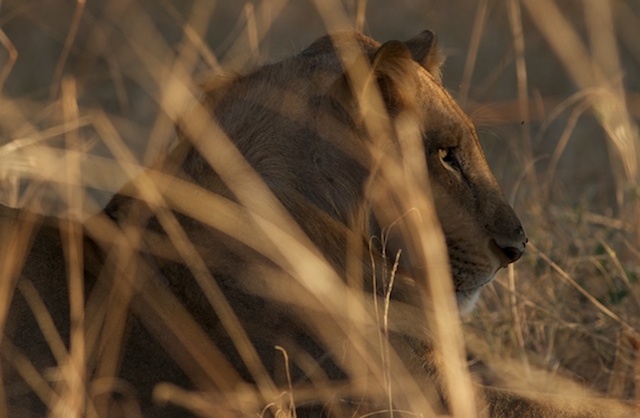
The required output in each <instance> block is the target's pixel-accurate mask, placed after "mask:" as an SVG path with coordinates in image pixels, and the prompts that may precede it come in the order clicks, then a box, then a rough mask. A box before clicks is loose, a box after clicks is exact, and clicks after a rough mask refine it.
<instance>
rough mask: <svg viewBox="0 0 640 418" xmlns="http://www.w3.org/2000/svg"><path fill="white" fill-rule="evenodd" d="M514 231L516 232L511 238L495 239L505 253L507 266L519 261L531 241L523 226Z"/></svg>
mask: <svg viewBox="0 0 640 418" xmlns="http://www.w3.org/2000/svg"><path fill="white" fill-rule="evenodd" d="M514 232H515V233H514V235H513V237H512V238H511V239H504V238H503V239H500V238H498V239H494V240H493V241H494V242H495V243H496V245H497V246H498V248H499V249H500V251H501V252H502V254H503V255H504V258H505V260H504V261H505V266H506V265H507V264H511V263H514V262H516V261H518V260H519V259H520V257H522V254H524V249H525V247H526V245H527V242H529V240H528V239H527V235H526V234H525V232H524V229H523V228H522V227H521V226H519V227H518V228H517V229H516V230H515V231H514Z"/></svg>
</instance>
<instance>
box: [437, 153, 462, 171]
mask: <svg viewBox="0 0 640 418" xmlns="http://www.w3.org/2000/svg"><path fill="white" fill-rule="evenodd" d="M438 157H440V162H441V163H442V165H443V166H444V167H445V168H446V169H447V170H451V171H453V172H454V173H456V174H458V173H459V171H460V165H459V164H458V159H457V158H456V155H455V148H440V149H438Z"/></svg>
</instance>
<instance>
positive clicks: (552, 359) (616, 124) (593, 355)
mask: <svg viewBox="0 0 640 418" xmlns="http://www.w3.org/2000/svg"><path fill="white" fill-rule="evenodd" d="M318 6H320V8H319V7H318ZM327 11H328V12H327ZM346 27H352V28H353V27H355V28H359V29H362V30H363V31H364V32H366V33H368V34H369V35H371V36H372V37H374V38H375V39H377V40H379V41H381V42H384V41H387V40H391V39H400V40H403V39H408V38H411V37H412V36H414V35H416V34H417V33H419V32H420V31H422V30H424V29H427V28H428V29H432V30H433V31H435V32H436V33H437V35H438V37H439V42H440V45H441V47H442V49H443V51H444V53H445V55H446V56H447V60H446V63H445V66H444V71H443V73H444V84H445V86H446V88H447V89H448V90H449V91H450V92H451V94H452V95H453V97H454V98H456V99H457V100H458V101H459V103H460V104H461V106H462V108H463V109H464V110H465V111H466V112H467V113H468V114H469V115H470V116H471V118H472V120H473V121H474V123H475V124H476V126H477V129H478V132H479V135H480V139H481V142H482V144H483V146H484V148H485V151H486V153H487V158H488V160H489V162H490V165H491V167H492V169H493V170H494V173H495V174H496V177H497V178H498V180H499V181H500V182H501V184H502V186H503V188H504V190H505V194H506V196H507V198H508V199H509V200H510V201H511V202H512V204H513V205H514V207H515V209H516V211H517V212H518V214H519V215H520V216H521V218H522V219H523V221H524V224H525V229H527V232H528V234H529V237H530V241H531V244H532V245H531V246H530V249H529V251H528V253H527V255H526V256H525V257H524V259H523V261H521V262H519V263H517V264H516V265H515V266H513V267H512V268H511V269H510V270H509V271H504V272H502V273H501V274H500V276H499V277H498V280H497V281H496V283H495V284H493V285H492V286H491V287H490V288H489V289H488V290H487V291H486V292H485V295H484V296H483V299H482V301H481V302H480V306H479V309H478V310H477V311H476V312H475V313H473V314H471V315H470V317H468V318H466V322H467V323H466V327H467V330H468V333H469V339H470V343H473V344H476V345H478V349H479V350H481V351H482V350H484V353H485V355H486V356H487V357H490V358H491V357H493V358H496V359H499V358H501V356H509V357H511V358H515V359H518V361H521V362H523V363H524V364H530V363H532V364H535V365H537V366H540V367H542V368H544V369H546V370H549V371H551V372H553V373H561V374H564V375H569V376H571V377H574V378H577V379H578V380H579V381H582V382H585V383H587V385H588V386H591V387H593V388H595V389H598V390H600V391H604V392H608V393H609V394H611V395H613V396H622V397H627V398H630V397H636V398H639V397H638V396H636V391H640V382H639V381H638V379H640V370H639V369H640V367H639V366H638V365H639V364H640V360H639V359H638V358H640V357H639V356H638V355H637V347H638V346H640V340H639V339H638V337H637V335H636V331H635V330H637V329H638V325H639V321H638V318H639V316H638V314H639V313H640V312H639V308H640V289H639V288H638V278H639V277H640V251H639V249H638V243H639V240H638V237H639V235H638V224H639V223H638V203H639V201H638V194H639V193H640V189H639V188H638V163H639V161H640V159H639V158H638V156H639V155H640V154H639V149H640V140H639V139H638V130H637V122H638V119H639V118H640V95H639V93H640V36H639V35H640V1H633V0H629V1H624V0H615V1H609V0H597V1H594V0H584V1H580V0H562V1H553V0H544V1H542V0H541V1H535V0H529V1H524V0H523V1H520V0H478V1H471V0H394V1H383V0H368V1H367V0H342V1H340V0H333V1H320V0H318V1H316V2H314V1H312V0H264V1H258V0H255V1H237V0H233V1H232V0H218V1H203V0H184V1H183V0H181V1H171V0H148V1H147V0H110V1H106V0H105V1H88V2H86V3H85V2H84V1H71V0H5V1H3V2H2V3H1V6H0V29H1V30H2V33H1V34H0V35H1V39H0V40H1V41H2V44H1V45H2V46H1V47H0V71H2V72H1V73H0V82H1V83H2V90H1V91H2V96H1V97H0V145H1V146H0V181H1V182H2V183H0V184H1V185H2V191H1V192H0V199H1V200H2V202H4V203H5V204H9V205H13V206H27V207H30V208H33V209H37V210H40V211H45V212H47V213H51V214H56V215H58V214H61V213H64V210H65V207H64V203H63V202H60V201H59V200H60V199H58V198H57V191H56V190H57V189H56V183H55V181H54V182H49V179H50V178H51V177H55V175H56V170H63V168H64V167H62V166H61V165H60V163H59V162H56V161H58V160H59V158H60V153H59V150H62V149H64V147H65V146H66V145H65V143H66V142H65V141H66V140H65V132H68V131H69V130H70V129H76V128H79V129H78V131H77V132H78V133H79V136H80V139H81V140H80V142H79V144H77V147H78V149H79V150H80V151H81V152H82V153H83V155H93V156H98V157H109V156H110V155H112V148H111V145H110V141H111V140H112V138H113V136H114V135H115V136H117V137H118V138H119V140H121V141H122V142H123V143H124V144H126V145H127V146H128V147H129V148H130V150H131V151H132V154H133V155H134V156H135V158H136V159H138V160H139V161H140V163H141V164H140V166H147V165H150V164H152V163H153V161H155V160H156V159H157V158H158V156H159V155H161V154H162V153H163V152H164V151H165V150H166V148H167V146H168V145H169V144H170V143H171V141H172V139H173V137H174V131H173V126H172V118H171V115H170V114H169V113H170V112H168V111H167V105H166V103H163V97H164V96H163V94H164V93H163V92H164V88H165V87H167V84H166V83H165V81H166V78H165V77H166V74H165V72H166V71H167V69H172V70H176V68H177V69H179V70H180V71H183V72H186V73H187V74H190V75H191V76H192V77H193V78H194V79H200V78H202V77H205V76H206V75H207V74H209V73H216V72H219V71H221V70H222V69H224V70H225V71H240V72H244V71H249V70H250V68H251V67H252V66H255V65H259V64H261V63H265V62H270V61H274V60H278V59H280V58H282V57H286V56H289V55H291V54H295V53H297V52H298V51H300V50H302V49H304V48H305V47H306V46H307V45H308V44H310V43H311V42H312V41H313V40H315V39H316V38H318V37H319V36H322V35H323V34H325V33H327V31H329V30H333V29H336V28H346ZM70 98H71V99H72V101H75V102H76V103H77V105H78V109H77V116H76V117H73V118H69V117H68V113H67V114H66V115H67V116H65V110H64V109H65V106H64V103H65V100H67V99H70ZM96 118H102V119H101V120H108V121H109V126H111V127H113V130H106V129H105V128H104V125H102V128H100V127H99V126H96V124H94V123H93V122H92V121H94V120H96ZM109 136H111V139H110V138H109ZM87 161H88V162H86V164H85V165H84V166H83V172H82V175H83V182H84V184H85V186H86V190H87V196H89V198H88V201H87V204H86V205H85V210H86V211H87V213H92V212H95V211H97V210H99V209H100V207H101V206H102V205H103V204H104V203H105V202H106V201H107V200H108V198H109V197H110V196H111V194H113V193H114V192H115V191H116V190H117V189H118V188H119V187H120V186H121V185H122V184H124V183H125V182H126V181H127V180H128V178H129V177H130V176H131V173H132V172H131V171H129V172H128V173H127V174H125V173H124V172H123V171H122V172H121V171H119V170H118V169H117V167H115V168H114V167H111V168H110V169H107V168H105V167H106V166H104V167H103V166H101V165H100V164H98V162H100V161H102V160H97V159H94V160H91V159H88V160H87ZM137 169H140V167H138V168H137Z"/></svg>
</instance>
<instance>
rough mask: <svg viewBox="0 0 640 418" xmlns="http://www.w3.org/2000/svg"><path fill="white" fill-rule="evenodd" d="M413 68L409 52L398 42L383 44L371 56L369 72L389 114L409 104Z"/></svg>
mask: <svg viewBox="0 0 640 418" xmlns="http://www.w3.org/2000/svg"><path fill="white" fill-rule="evenodd" d="M414 66H415V64H414V63H413V59H412V57H411V51H409V48H407V45H405V44H404V43H403V42H400V41H389V42H387V43H385V44H384V45H382V46H381V47H380V48H379V49H378V51H377V52H376V54H375V55H374V56H373V60H372V62H371V70H372V72H373V75H374V77H375V79H376V80H377V86H378V88H379V89H380V94H381V95H382V99H383V100H384V103H385V105H386V107H387V111H388V112H389V113H390V114H393V113H395V111H396V110H399V109H400V108H402V107H403V105H404V104H407V103H410V101H411V100H410V97H411V95H413V94H415V90H414V87H415V85H414V80H415V74H414V71H413V70H412V67H413V68H415V67H414Z"/></svg>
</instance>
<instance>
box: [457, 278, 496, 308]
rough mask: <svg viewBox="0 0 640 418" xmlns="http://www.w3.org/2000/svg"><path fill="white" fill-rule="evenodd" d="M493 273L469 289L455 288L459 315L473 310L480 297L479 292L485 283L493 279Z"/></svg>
mask: <svg viewBox="0 0 640 418" xmlns="http://www.w3.org/2000/svg"><path fill="white" fill-rule="evenodd" d="M494 277H495V274H492V275H491V276H489V277H487V278H486V279H485V280H481V281H480V283H482V284H480V285H478V286H475V287H473V288H469V289H456V300H457V302H458V310H459V311H460V314H461V315H466V314H468V313H470V312H471V311H473V309H474V308H475V307H476V303H477V302H478V299H479V298H480V293H481V292H482V289H484V288H485V286H486V285H488V284H489V283H491V282H492V281H493V278H494Z"/></svg>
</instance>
